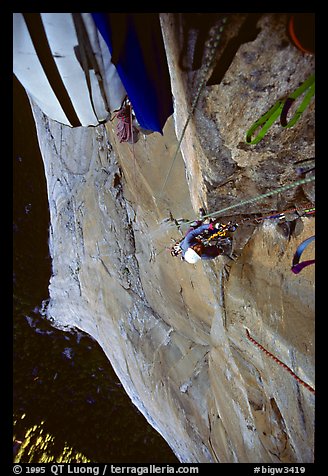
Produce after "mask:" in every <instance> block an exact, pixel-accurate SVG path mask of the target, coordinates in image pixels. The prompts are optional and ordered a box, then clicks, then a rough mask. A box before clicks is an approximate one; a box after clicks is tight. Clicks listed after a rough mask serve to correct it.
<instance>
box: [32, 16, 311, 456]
mask: <svg viewBox="0 0 328 476" xmlns="http://www.w3.org/2000/svg"><path fill="white" fill-rule="evenodd" d="M180 20H181V17H180V16H178V15H177V16H174V15H172V14H161V24H162V29H163V34H164V40H165V46H166V51H167V55H168V61H169V67H170V74H171V81H172V91H173V95H174V101H175V111H176V112H175V115H174V122H173V118H170V120H169V121H168V122H167V124H166V126H165V129H164V135H163V136H161V135H159V134H156V133H155V134H151V135H147V136H143V135H142V134H141V135H140V140H139V141H138V142H137V143H136V144H134V145H130V144H120V143H119V141H118V139H117V137H116V134H115V121H114V122H113V123H110V122H109V123H107V124H106V127H105V126H99V127H97V128H90V129H86V128H79V129H70V128H68V127H65V126H61V125H60V124H58V123H56V122H53V121H51V120H49V119H47V118H46V117H45V116H44V115H43V114H42V113H41V111H39V110H38V108H37V107H36V106H33V112H34V116H35V121H36V124H37V130H38V137H39V142H40V148H41V151H42V155H43V159H44V164H45V173H46V177H47V184H48V194H49V208H50V213H51V226H50V242H49V244H50V252H51V256H52V259H53V275H52V278H51V282H50V285H49V290H50V296H51V299H50V303H49V306H48V310H47V312H48V317H49V318H50V319H52V320H53V321H54V323H55V325H57V326H60V327H63V328H66V327H67V328H71V327H78V328H80V329H83V330H84V331H86V332H88V333H89V334H90V335H92V336H93V337H94V338H95V339H97V341H98V342H99V343H100V345H101V346H102V348H103V349H104V352H105V353H106V355H107V356H108V358H109V360H110V361H111V363H112V365H113V368H114V369H115V371H116V373H117V375H118V376H119V378H120V380H121V381H122V384H123V386H124V388H125V389H126V391H127V393H128V394H129V395H130V397H131V399H132V401H133V402H134V403H135V404H136V405H137V407H138V408H139V410H140V411H141V412H142V413H143V414H144V415H145V417H146V418H147V419H148V421H149V422H150V423H151V424H152V425H153V426H154V427H155V428H156V429H157V430H158V431H159V432H160V433H161V434H162V435H163V437H164V438H165V439H166V440H167V441H168V443H169V444H170V446H171V447H172V449H173V451H174V452H175V453H176V455H177V456H178V458H179V459H180V460H181V461H182V462H190V463H195V462H312V461H313V451H314V444H313V438H314V395H313V393H311V392H310V391H309V390H308V389H307V388H305V387H304V386H302V385H301V384H299V383H298V382H297V381H296V380H295V379H294V378H293V377H292V376H291V374H290V373H289V372H287V371H286V370H285V369H284V368H283V367H281V366H279V365H278V364H277V362H275V361H274V360H272V359H270V357H268V356H267V355H266V354H264V353H263V352H261V350H260V349H259V348H258V347H256V346H255V345H254V344H253V343H252V342H250V340H249V339H247V336H246V329H248V330H249V333H250V335H251V336H252V337H253V338H254V339H256V340H257V341H258V342H259V343H260V344H262V345H263V346H264V347H265V348H266V349H267V350H268V351H270V352H271V353H273V354H274V355H275V356H276V357H278V358H279V359H280V360H282V361H283V362H284V363H285V364H286V365H287V366H288V367H290V368H291V369H292V370H293V371H294V372H295V373H296V374H297V375H298V376H299V377H300V378H301V379H303V380H304V381H306V382H307V383H308V384H309V385H311V386H314V266H310V267H308V268H305V269H304V270H303V271H302V272H301V273H300V274H298V275H294V274H293V273H292V272H291V271H290V267H291V262H292V257H293V254H294V252H295V250H296V247H297V246H298V244H299V243H301V242H302V241H303V240H304V239H306V238H307V237H309V236H310V235H313V234H314V218H313V217H308V218H302V219H298V220H297V226H296V227H295V229H294V230H293V227H292V225H291V223H292V222H291V221H290V222H289V223H290V226H289V228H287V227H288V225H281V224H279V223H278V221H277V220H275V221H274V220H265V221H263V222H260V223H259V224H255V223H252V222H247V221H245V222H244V223H243V224H241V225H240V227H239V228H238V230H237V232H236V234H235V235H236V236H235V243H234V248H233V251H234V255H233V256H234V260H232V259H230V258H227V257H219V258H218V259H216V260H215V261H214V262H206V263H205V262H204V263H201V262H200V263H197V264H196V265H189V264H187V263H184V262H181V261H180V260H178V259H175V258H172V257H171V256H170V254H169V253H168V252H167V251H166V250H165V248H166V247H168V246H170V240H171V238H174V239H178V238H179V237H180V236H181V235H180V232H179V230H178V228H177V227H176V226H175V225H174V222H173V221H172V217H173V218H176V219H177V218H181V217H183V218H188V219H193V218H194V217H195V211H196V210H197V208H198V207H199V206H200V205H202V204H205V205H206V206H207V207H208V211H209V212H211V211H215V210H217V209H218V208H221V207H224V206H226V205H229V204H232V203H235V202H236V201H238V200H241V199H245V198H248V197H251V196H254V195H257V194H259V193H263V192H266V191H268V190H271V189H274V188H275V187H278V186H280V185H283V184H285V183H289V182H292V181H293V180H296V179H298V178H299V177H298V176H297V174H296V172H295V166H294V163H295V162H296V161H297V160H300V159H304V158H309V157H313V156H314V123H313V121H314V114H313V111H314V104H313V103H311V105H310V107H309V108H308V109H307V110H306V112H305V113H304V114H303V116H302V117H301V119H300V121H299V123H297V125H295V126H294V127H293V128H291V129H289V130H288V129H286V130H285V129H284V130H282V129H281V128H280V127H279V125H278V124H277V125H275V126H274V127H273V128H272V130H270V132H269V133H268V135H267V136H266V137H265V139H264V140H263V141H262V142H261V143H259V144H258V145H256V146H248V145H247V144H245V142H244V138H245V133H246V130H247V129H248V128H249V127H250V125H251V124H252V123H253V122H254V121H255V120H256V119H257V118H258V117H259V115H261V114H262V113H263V112H264V111H265V110H267V109H268V107H269V106H270V105H271V104H272V103H273V102H275V101H276V100H277V98H279V97H280V96H281V95H282V94H285V93H286V91H290V90H293V89H294V88H295V87H296V86H297V85H298V84H299V82H302V81H303V80H304V79H305V78H306V77H307V76H308V75H309V74H310V72H311V71H312V69H313V67H314V64H313V63H314V59H313V57H312V56H310V55H302V54H301V53H300V52H299V51H298V50H297V49H296V48H295V47H293V46H292V45H291V44H290V43H289V42H288V41H287V39H286V33H285V22H286V16H285V15H268V14H266V15H263V16H261V18H260V19H259V27H260V31H259V33H258V35H257V36H256V38H255V40H254V41H252V42H249V43H245V44H243V45H242V46H241V47H240V48H239V49H238V51H237V55H236V56H235V58H234V60H233V62H232V64H231V66H230V68H229V69H228V71H227V72H226V74H225V76H224V78H223V81H222V84H220V85H213V86H207V87H206V88H205V90H204V93H203V95H202V96H201V99H200V102H199V105H198V107H197V110H196V113H195V116H194V118H193V120H192V121H191V122H190V124H189V126H188V128H187V131H186V136H185V139H184V141H183V142H182V155H183V157H182V156H181V155H179V156H178V158H177V161H176V163H175V165H174V168H173V173H172V175H171V176H170V179H169V181H168V185H167V187H166V188H165V190H164V192H163V194H161V193H160V191H161V188H162V185H163V182H164V179H165V176H166V174H167V172H168V170H169V167H170V164H171V160H172V158H173V156H174V153H175V150H176V146H177V140H176V137H175V133H174V128H175V129H176V131H177V134H178V137H179V134H180V133H181V130H182V128H183V125H184V123H185V120H186V118H187V111H188V108H189V107H190V104H191V102H192V97H193V92H194V90H195V88H196V87H197V74H196V73H197V72H188V71H185V72H183V71H181V69H180V68H179V58H180V54H181V50H180V48H181V44H182V43H181V38H180V37H179V35H181V28H182V26H181V24H180V23H179V22H180ZM243 20H244V15H241V14H240V15H235V16H233V21H232V22H231V23H230V26H229V25H227V29H226V30H225V36H223V37H222V45H223V46H224V44H226V43H227V41H228V40H229V38H232V37H233V36H234V34H236V32H238V29H239V28H240V26H241V24H242V21H243ZM179 38H180V39H179ZM191 38H192V35H191ZM190 44H191V45H192V41H191V43H190ZM188 51H189V53H188V52H187V53H186V57H185V58H184V59H185V60H186V61H187V63H188V61H190V57H189V56H188V55H191V54H192V48H189V50H188ZM188 58H189V59H188ZM186 178H187V180H186ZM311 200H312V201H313V200H314V195H313V185H312V184H310V185H308V186H307V187H303V188H301V187H297V188H296V189H293V190H292V191H289V192H286V193H285V194H279V195H275V196H273V197H271V198H269V199H266V200H265V201H263V202H257V203H256V204H253V205H252V206H247V207H246V208H244V209H242V210H240V209H235V210H234V213H233V215H235V218H238V219H240V218H242V217H244V218H245V217H246V216H251V215H250V214H253V213H256V214H264V215H267V214H269V213H270V212H271V211H275V210H278V211H281V210H284V209H285V208H292V207H294V206H301V205H302V204H304V203H306V202H309V201H311ZM287 218H289V217H288V216H287ZM224 219H228V217H224ZM185 229H186V228H185V227H182V231H185ZM313 253H314V245H313V244H311V246H309V247H308V249H306V251H305V252H304V256H302V259H303V258H304V259H311V258H312V257H313Z"/></svg>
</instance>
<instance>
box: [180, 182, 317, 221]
mask: <svg viewBox="0 0 328 476" xmlns="http://www.w3.org/2000/svg"><path fill="white" fill-rule="evenodd" d="M313 180H315V177H314V176H313V177H306V178H304V179H300V180H297V181H296V182H293V183H289V184H287V185H283V186H282V187H279V188H277V189H275V190H271V191H270V192H266V193H263V194H261V195H257V196H256V197H253V198H248V199H246V200H242V201H241V202H238V203H234V204H233V205H229V206H228V207H225V208H221V210H218V211H216V212H213V213H208V214H207V215H203V217H202V218H203V219H204V218H210V217H213V216H217V215H220V214H221V213H224V212H226V211H228V210H232V209H233V208H237V207H241V206H243V205H248V204H249V203H255V202H259V201H260V200H262V199H263V198H267V197H271V196H272V195H277V194H278V193H281V192H285V191H286V190H290V189H292V188H295V187H298V185H303V184H306V183H309V182H312V181H313ZM193 221H194V220H190V221H187V222H186V225H189V224H190V223H192V222H193Z"/></svg>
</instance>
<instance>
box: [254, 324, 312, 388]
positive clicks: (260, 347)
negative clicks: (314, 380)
mask: <svg viewBox="0 0 328 476" xmlns="http://www.w3.org/2000/svg"><path fill="white" fill-rule="evenodd" d="M246 335H247V338H248V339H249V340H250V341H251V342H252V343H253V344H254V345H256V346H257V347H258V348H259V349H261V350H262V352H264V353H265V354H266V355H268V356H269V357H271V359H273V360H274V361H275V362H277V364H279V365H281V367H283V368H284V369H285V370H287V372H289V373H290V374H291V375H292V376H293V377H294V379H295V380H297V381H298V382H299V383H300V384H302V385H303V386H304V387H305V388H307V389H308V390H310V392H312V393H315V390H314V389H313V388H312V387H311V386H310V385H309V384H307V383H306V382H304V380H302V379H301V378H299V377H298V376H297V375H296V374H295V373H294V372H293V371H292V370H291V369H290V368H289V367H288V366H287V365H286V364H284V363H283V362H281V360H279V359H278V358H277V357H275V356H274V355H273V354H271V352H269V351H268V350H266V349H265V348H264V347H263V346H262V345H261V344H259V343H258V342H257V341H256V340H255V339H253V337H251V336H250V334H249V331H248V329H246Z"/></svg>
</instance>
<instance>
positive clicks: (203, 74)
mask: <svg viewBox="0 0 328 476" xmlns="http://www.w3.org/2000/svg"><path fill="white" fill-rule="evenodd" d="M226 21H227V17H223V18H222V20H221V25H220V27H219V28H218V31H217V33H216V34H215V36H214V38H213V37H212V38H211V39H210V40H209V43H211V42H212V45H211V44H209V53H208V55H207V57H206V62H205V68H204V69H203V70H202V72H201V79H200V83H199V86H198V89H197V91H196V94H195V98H194V100H193V103H192V105H191V109H190V112H189V114H188V117H187V121H186V123H185V125H184V127H183V130H182V134H181V137H180V139H179V142H178V145H177V148H176V151H175V154H174V156H173V159H172V162H171V165H170V168H169V171H168V173H167V175H166V178H165V180H164V183H163V186H162V189H161V191H160V194H159V197H161V196H162V194H163V191H164V189H165V187H166V184H167V181H168V179H169V177H170V175H171V172H172V169H173V166H174V163H175V161H176V158H177V156H178V152H179V150H180V146H181V142H182V140H183V138H184V135H185V132H186V129H187V127H188V124H189V121H190V119H191V116H192V115H193V113H194V111H195V109H196V106H197V103H198V100H199V97H200V93H201V92H202V89H203V86H204V84H205V82H206V79H207V76H208V72H209V69H210V67H211V65H212V63H213V60H214V57H215V53H216V49H217V47H218V45H219V42H220V39H221V34H222V31H223V28H224V25H225V23H226Z"/></svg>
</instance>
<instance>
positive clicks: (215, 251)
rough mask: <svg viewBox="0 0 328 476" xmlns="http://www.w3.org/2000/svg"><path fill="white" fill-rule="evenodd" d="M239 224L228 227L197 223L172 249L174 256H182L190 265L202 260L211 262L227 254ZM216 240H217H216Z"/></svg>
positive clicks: (231, 224) (228, 225) (216, 223)
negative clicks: (227, 248) (226, 250)
mask: <svg viewBox="0 0 328 476" xmlns="http://www.w3.org/2000/svg"><path fill="white" fill-rule="evenodd" d="M237 226H238V225H237V224H233V223H231V222H229V223H228V224H227V225H224V224H222V223H218V222H211V223H202V221H197V222H195V225H194V226H192V227H191V228H190V229H189V230H188V231H187V233H186V235H185V237H184V238H183V240H182V241H180V242H176V243H175V244H174V246H173V247H172V248H171V255H172V256H180V257H181V258H182V259H184V260H185V261H187V262H188V263H191V264H194V263H196V262H197V261H199V260H200V259H202V260H210V259H214V258H216V257H217V256H219V255H222V254H225V249H226V247H227V246H228V247H229V248H230V245H231V243H232V236H231V235H232V233H233V232H234V231H235V230H236V229H237ZM214 238H215V239H214Z"/></svg>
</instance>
